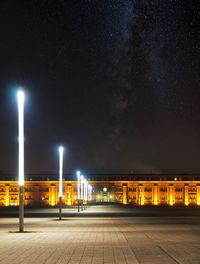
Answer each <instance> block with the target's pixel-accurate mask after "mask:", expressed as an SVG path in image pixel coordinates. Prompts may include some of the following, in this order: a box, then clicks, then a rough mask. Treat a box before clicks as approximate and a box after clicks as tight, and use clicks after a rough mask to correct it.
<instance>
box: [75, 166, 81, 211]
mask: <svg viewBox="0 0 200 264" xmlns="http://www.w3.org/2000/svg"><path fill="white" fill-rule="evenodd" d="M76 174H77V191H78V212H80V198H81V197H80V171H77V173H76Z"/></svg>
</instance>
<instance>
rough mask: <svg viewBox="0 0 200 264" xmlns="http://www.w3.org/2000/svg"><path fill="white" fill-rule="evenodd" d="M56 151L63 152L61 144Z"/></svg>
mask: <svg viewBox="0 0 200 264" xmlns="http://www.w3.org/2000/svg"><path fill="white" fill-rule="evenodd" d="M58 151H59V153H60V154H61V153H63V152H64V148H63V147H62V146H60V147H59V148H58Z"/></svg>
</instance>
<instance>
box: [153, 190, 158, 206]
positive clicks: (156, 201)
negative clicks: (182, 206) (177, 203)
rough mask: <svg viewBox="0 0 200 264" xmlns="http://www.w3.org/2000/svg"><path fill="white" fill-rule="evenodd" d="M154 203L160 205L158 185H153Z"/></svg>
mask: <svg viewBox="0 0 200 264" xmlns="http://www.w3.org/2000/svg"><path fill="white" fill-rule="evenodd" d="M153 204H154V205H158V186H154V187H153Z"/></svg>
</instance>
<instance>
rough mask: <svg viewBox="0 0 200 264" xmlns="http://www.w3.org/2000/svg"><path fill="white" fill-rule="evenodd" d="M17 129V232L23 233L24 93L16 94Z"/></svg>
mask: <svg viewBox="0 0 200 264" xmlns="http://www.w3.org/2000/svg"><path fill="white" fill-rule="evenodd" d="M17 103H18V129H19V137H18V141H19V160H18V162H19V164H18V166H19V167H18V169H19V176H18V177H19V179H18V184H19V232H24V92H23V91H21V90H19V91H18V92H17Z"/></svg>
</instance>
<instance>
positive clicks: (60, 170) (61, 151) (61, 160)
mask: <svg viewBox="0 0 200 264" xmlns="http://www.w3.org/2000/svg"><path fill="white" fill-rule="evenodd" d="M58 150H59V161H60V162H59V163H60V169H59V197H62V177H63V152H64V148H63V147H62V146H60V147H59V149H58Z"/></svg>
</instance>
